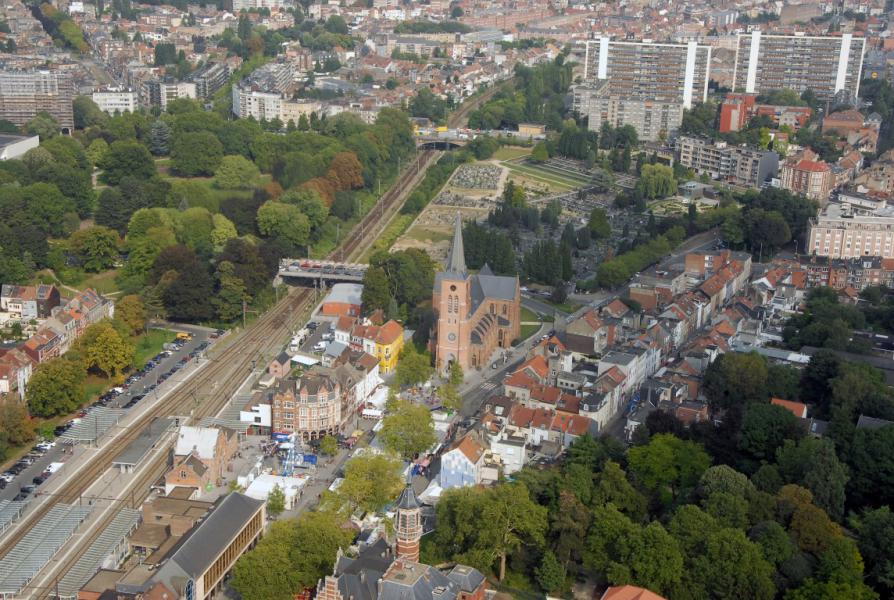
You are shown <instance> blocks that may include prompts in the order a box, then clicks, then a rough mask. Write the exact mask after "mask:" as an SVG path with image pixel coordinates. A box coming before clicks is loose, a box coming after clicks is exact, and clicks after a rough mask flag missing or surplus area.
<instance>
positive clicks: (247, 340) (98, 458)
mask: <svg viewBox="0 0 894 600" xmlns="http://www.w3.org/2000/svg"><path fill="white" fill-rule="evenodd" d="M440 154H441V153H440V152H437V151H432V150H427V151H423V152H420V153H419V154H418V155H417V156H416V157H415V158H414V160H413V161H411V162H410V164H409V165H407V167H406V171H405V174H404V175H403V176H402V177H401V178H400V179H399V180H398V182H397V183H396V184H395V185H394V186H392V188H391V189H389V190H388V191H387V192H386V193H385V194H383V195H382V197H381V198H380V200H379V203H378V204H377V206H376V207H374V208H373V210H371V211H370V212H369V213H367V214H366V215H365V216H364V218H363V219H362V220H361V221H360V223H358V224H357V225H356V226H355V227H354V228H352V230H351V232H350V233H349V234H348V236H346V237H345V239H344V240H343V241H342V243H341V245H340V246H339V247H338V248H336V249H334V250H333V251H332V252H331V253H330V255H329V258H335V257H336V256H338V255H340V254H341V255H343V256H353V255H357V254H361V253H362V252H363V251H364V250H365V248H366V246H367V245H368V244H369V243H371V242H372V240H374V239H375V238H376V236H377V235H378V234H379V232H380V231H381V229H383V228H384V227H385V226H386V225H387V222H388V221H389V220H390V218H391V217H392V216H393V215H394V214H395V213H396V212H397V211H399V210H400V207H401V206H402V204H403V202H402V200H403V199H404V198H405V197H406V196H407V194H408V193H409V192H410V191H412V189H413V187H415V185H416V184H417V183H418V181H419V180H420V179H421V178H422V177H424V175H425V172H426V169H427V168H428V167H429V166H430V165H431V164H433V162H434V161H435V160H436V159H437V157H438V156H440ZM314 299H315V298H314V291H313V290H311V289H302V288H292V289H291V290H290V291H289V293H288V294H287V295H286V296H285V297H284V298H282V299H281V300H280V301H279V302H278V303H277V304H276V305H274V306H273V307H272V308H271V309H270V310H268V311H267V312H266V313H264V314H263V315H262V316H261V317H260V318H259V319H258V320H257V321H256V322H255V323H254V324H253V325H252V326H251V327H249V328H248V329H246V330H244V331H243V332H241V333H239V334H237V335H238V337H237V338H236V339H234V340H233V341H232V343H230V344H229V345H228V346H227V347H226V348H223V349H221V350H220V351H219V352H214V353H213V354H212V356H211V357H210V358H209V359H208V360H209V361H210V362H211V364H210V365H208V366H206V367H205V368H204V369H202V370H201V371H198V372H196V373H195V374H193V375H192V376H191V377H190V379H189V380H188V381H187V382H186V383H185V384H184V385H182V386H181V387H180V388H178V389H176V390H174V391H172V392H170V393H169V394H168V395H167V396H165V397H163V398H162V399H161V400H160V401H158V402H157V403H156V404H155V405H153V406H152V407H151V408H149V409H148V410H146V412H144V413H143V414H142V415H140V416H139V417H138V418H137V419H135V420H134V421H133V422H131V423H129V424H128V425H127V429H126V430H125V432H124V433H122V434H121V435H118V436H117V437H115V438H114V439H112V440H110V441H108V442H107V443H106V444H105V446H103V447H102V448H101V449H100V450H99V452H98V453H97V454H96V455H94V456H93V458H92V460H91V461H90V462H89V463H87V464H86V465H84V466H83V467H81V469H80V470H79V471H78V472H77V476H76V477H72V478H71V481H69V482H68V484H67V485H66V487H65V488H64V489H62V490H60V492H58V493H56V494H54V495H52V496H48V497H45V498H44V500H43V501H42V502H41V503H40V504H39V506H37V507H36V508H35V509H34V510H32V511H31V512H29V513H28V514H27V515H26V516H25V517H24V518H23V519H22V520H21V521H20V522H19V523H18V524H17V526H16V528H15V529H14V530H13V531H12V532H11V533H10V535H8V536H6V537H4V538H3V539H2V540H0V557H2V556H5V555H6V553H8V552H9V551H10V550H11V549H12V548H13V547H15V545H16V544H17V543H18V542H19V541H20V540H21V539H22V537H24V535H25V534H26V533H27V532H28V531H29V530H30V529H31V528H32V527H33V526H34V525H35V524H36V523H37V522H38V521H40V519H41V518H42V517H43V516H45V515H46V514H47V513H48V512H49V511H50V509H51V508H52V507H53V506H54V505H56V504H59V503H65V504H72V503H77V502H79V501H80V500H81V498H82V496H83V495H84V494H85V493H86V492H87V490H88V489H89V488H90V486H91V485H92V484H93V483H94V482H95V481H97V480H98V479H99V478H100V477H101V476H102V474H103V473H105V472H106V470H108V469H109V467H110V466H111V464H112V460H113V459H114V458H115V457H116V456H117V455H118V454H120V453H121V452H122V451H123V450H124V449H125V448H126V447H127V446H128V445H129V444H130V443H131V442H132V441H133V440H134V439H135V438H136V437H137V435H138V434H139V432H140V431H142V430H143V429H144V428H145V427H146V426H148V425H149V423H151V422H152V421H153V420H154V419H156V418H159V417H165V416H171V415H179V416H186V415H189V416H190V419H191V421H192V422H198V421H200V420H201V419H202V418H204V417H207V416H213V415H216V414H217V413H218V412H219V411H220V409H221V408H223V406H225V404H226V403H227V402H228V401H229V399H230V397H231V396H232V394H233V393H234V392H235V390H236V389H238V387H239V385H241V384H242V383H243V381H244V380H245V378H246V377H247V376H248V375H249V374H250V372H251V370H252V367H253V365H254V364H255V362H256V360H257V359H258V358H259V357H260V356H263V355H269V354H271V353H274V352H275V351H278V350H279V349H280V348H281V346H282V344H284V343H285V341H286V338H287V337H288V334H289V332H290V331H291V330H292V329H293V328H294V327H295V326H297V325H298V322H299V321H300V320H301V319H302V318H304V317H306V316H309V312H310V309H311V308H312V306H313V303H314ZM164 458H165V459H166V457H164ZM163 470H164V464H163V460H162V459H161V458H157V459H156V460H155V461H154V462H153V463H152V464H151V465H149V466H147V468H146V469H145V472H141V474H140V476H139V477H138V478H135V480H134V481H132V482H130V484H129V486H130V487H132V489H134V490H136V491H138V492H139V493H135V494H134V495H132V496H128V500H129V502H128V503H127V504H130V503H132V504H133V508H137V507H139V505H140V504H141V503H142V501H143V500H144V499H145V497H146V495H147V494H148V490H149V486H150V484H151V483H153V482H154V481H156V480H157V479H158V477H159V475H160V474H161V473H163ZM118 504H119V505H120V507H123V503H121V502H119V503H118ZM116 513H117V510H110V511H107V512H106V514H104V515H103V516H102V517H101V518H99V519H97V520H96V521H95V522H93V523H91V527H90V533H89V535H85V536H82V537H81V538H79V539H77V541H76V542H75V541H74V540H73V543H77V544H78V545H83V546H84V547H88V546H89V545H90V544H91V543H92V542H93V541H94V540H95V539H96V538H97V537H98V536H99V535H100V534H101V532H102V531H103V529H104V528H105V527H106V526H107V525H108V524H109V523H110V522H111V521H112V519H113V518H114V516H115V514H116ZM79 556H80V553H78V552H73V553H71V556H70V558H68V559H67V560H65V561H63V562H60V563H53V571H54V572H55V573H56V575H57V576H56V578H55V579H56V580H58V578H59V577H61V575H63V574H64V573H66V572H67V571H68V570H70V569H71V568H72V567H73V566H74V565H75V563H76V562H77V560H78V558H79ZM25 593H27V594H28V596H29V597H32V598H52V597H55V591H54V588H53V586H44V587H42V588H40V589H35V588H32V589H30V590H29V589H28V588H26V590H25Z"/></svg>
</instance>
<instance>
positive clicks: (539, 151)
mask: <svg viewBox="0 0 894 600" xmlns="http://www.w3.org/2000/svg"><path fill="white" fill-rule="evenodd" d="M531 160H533V161H534V162H536V163H545V162H546V161H548V160H549V151H548V150H547V148H546V144H544V143H543V142H538V143H537V144H535V145H534V149H533V150H532V151H531Z"/></svg>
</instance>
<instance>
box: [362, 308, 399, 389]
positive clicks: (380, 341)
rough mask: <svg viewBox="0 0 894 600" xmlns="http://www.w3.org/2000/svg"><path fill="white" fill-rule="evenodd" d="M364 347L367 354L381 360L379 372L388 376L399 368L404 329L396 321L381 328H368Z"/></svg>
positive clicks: (389, 322)
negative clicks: (398, 362) (398, 358)
mask: <svg viewBox="0 0 894 600" xmlns="http://www.w3.org/2000/svg"><path fill="white" fill-rule="evenodd" d="M363 346H364V348H363V349H364V350H365V351H366V352H369V353H370V354H372V355H373V356H375V357H376V358H378V359H379V372H380V373H381V374H382V375H387V374H388V373H391V372H392V371H394V369H395V368H396V367H397V357H398V356H400V351H401V350H403V349H404V328H403V327H401V325H400V323H398V322H397V321H394V320H391V321H388V322H387V323H385V324H384V325H382V326H381V327H379V326H376V325H372V326H370V327H367V328H366V335H365V336H364V339H363Z"/></svg>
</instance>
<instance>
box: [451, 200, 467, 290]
mask: <svg viewBox="0 0 894 600" xmlns="http://www.w3.org/2000/svg"><path fill="white" fill-rule="evenodd" d="M446 268H447V272H448V273H451V274H454V275H465V274H466V251H465V248H463V222H462V219H461V218H460V216H459V213H458V212H457V213H456V220H455V221H454V222H453V243H452V244H451V245H450V251H449V252H448V253H447V264H446Z"/></svg>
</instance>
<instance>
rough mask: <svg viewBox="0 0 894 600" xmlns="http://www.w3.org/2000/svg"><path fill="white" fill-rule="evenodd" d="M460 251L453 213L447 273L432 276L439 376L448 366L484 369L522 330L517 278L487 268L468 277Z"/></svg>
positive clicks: (458, 229) (459, 233)
mask: <svg viewBox="0 0 894 600" xmlns="http://www.w3.org/2000/svg"><path fill="white" fill-rule="evenodd" d="M464 252H465V251H464V250H463V238H462V221H461V220H460V216H459V214H457V215H456V220H455V222H454V231H453V243H452V245H451V247H450V252H449V253H448V255H447V264H446V270H445V271H441V272H439V273H437V274H436V275H435V284H434V291H433V293H432V306H433V307H434V309H435V315H436V319H437V320H436V329H435V335H434V339H433V340H432V342H431V344H432V346H433V350H434V355H435V367H436V368H437V370H438V372H440V373H446V372H447V371H448V370H449V368H450V365H451V364H452V363H453V362H457V363H458V364H459V366H461V367H462V368H463V371H469V370H471V369H475V368H482V367H486V366H488V365H489V364H490V360H491V359H492V358H493V355H494V354H495V353H496V352H498V351H500V350H501V349H505V348H509V347H510V346H511V345H512V342H513V340H515V339H516V338H517V337H518V336H519V332H520V330H521V320H520V318H521V292H520V290H519V285H518V277H503V276H498V275H494V274H493V271H491V269H490V267H488V266H487V265H484V267H483V268H482V269H481V271H480V272H479V273H478V274H471V273H469V272H468V270H467V269H466V260H465V254H464Z"/></svg>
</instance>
